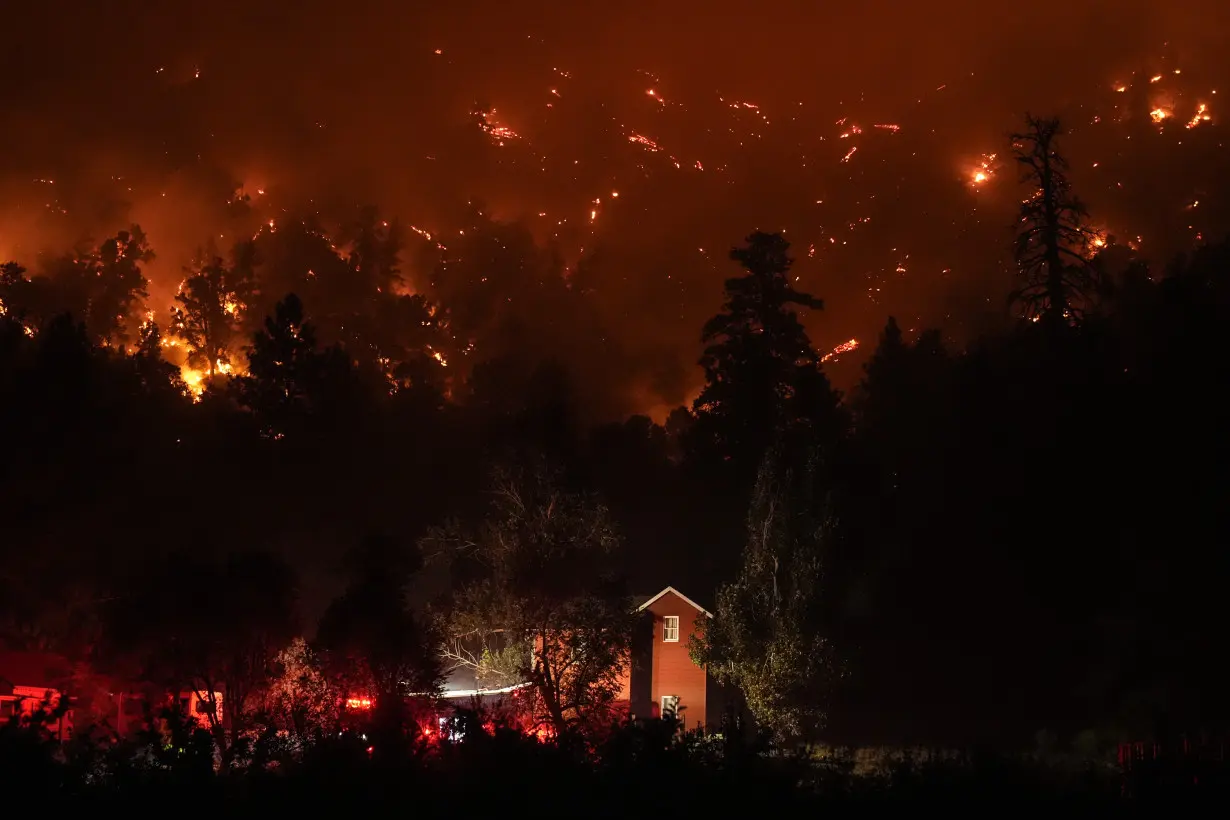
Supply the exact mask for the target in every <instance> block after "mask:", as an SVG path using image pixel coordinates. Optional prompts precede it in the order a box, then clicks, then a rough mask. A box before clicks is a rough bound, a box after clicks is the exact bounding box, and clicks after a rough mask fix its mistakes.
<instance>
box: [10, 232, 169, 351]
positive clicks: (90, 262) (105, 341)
mask: <svg viewBox="0 0 1230 820" xmlns="http://www.w3.org/2000/svg"><path fill="white" fill-rule="evenodd" d="M153 258H154V252H153V251H152V250H151V249H150V247H149V243H148V242H147V241H146V238H145V234H144V233H143V232H142V230H141V228H140V227H139V226H137V225H133V226H132V227H131V228H130V229H129V230H127V231H120V232H119V233H117V234H116V235H115V236H113V237H110V238H108V239H106V240H104V241H103V242H102V243H101V244H100V245H99V246H98V247H97V248H81V249H79V250H77V251H76V252H75V253H71V254H67V255H64V256H60V257H58V258H54V259H52V260H50V261H49V262H48V263H47V266H46V268H45V271H44V273H43V274H42V275H39V276H36V277H33V278H29V277H27V276H26V272H25V271H24V269H22V268H21V266H19V265H16V264H15V263H6V264H5V265H4V267H3V268H2V269H0V304H2V305H4V306H5V307H4V311H5V312H13V313H14V314H15V315H16V316H18V317H19V318H20V319H21V320H22V321H23V323H24V324H25V325H26V326H27V327H29V328H35V327H39V326H41V325H43V324H46V323H47V322H49V321H51V319H52V318H53V317H54V316H56V315H57V314H60V313H69V314H71V315H72V316H73V317H74V318H75V319H76V321H79V322H83V323H84V324H85V327H86V331H87V333H88V334H89V338H90V340H91V341H92V342H94V343H95V344H99V345H107V346H118V345H122V344H123V343H124V342H126V341H127V340H128V333H127V331H128V328H129V327H130V326H132V325H133V324H134V322H135V319H136V316H135V313H136V311H137V308H138V307H139V306H140V304H141V303H142V301H143V300H144V299H145V298H146V297H147V296H148V295H149V294H148V293H147V292H146V285H147V284H148V283H147V281H146V279H145V274H144V273H143V272H142V266H143V265H145V264H147V263H149V262H150V261H152V260H153Z"/></svg>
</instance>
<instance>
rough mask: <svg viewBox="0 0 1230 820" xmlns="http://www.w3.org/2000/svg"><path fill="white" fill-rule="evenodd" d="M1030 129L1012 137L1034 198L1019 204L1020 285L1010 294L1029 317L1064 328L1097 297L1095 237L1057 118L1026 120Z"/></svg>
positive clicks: (1017, 251) (1017, 250) (1031, 196)
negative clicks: (1093, 263)
mask: <svg viewBox="0 0 1230 820" xmlns="http://www.w3.org/2000/svg"><path fill="white" fill-rule="evenodd" d="M1026 122H1027V123H1028V129H1027V130H1026V132H1025V133H1023V134H1013V135H1012V142H1013V151H1014V152H1015V154H1016V161H1017V162H1018V163H1019V164H1020V165H1021V166H1022V167H1023V169H1024V171H1023V174H1022V177H1021V181H1022V182H1025V183H1027V184H1029V185H1030V186H1031V187H1032V188H1033V189H1034V190H1033V193H1032V194H1031V195H1030V196H1029V197H1027V198H1026V199H1025V200H1024V201H1023V202H1022V203H1021V219H1020V221H1021V230H1020V232H1019V233H1018V234H1017V239H1016V262H1017V266H1018V268H1019V272H1020V276H1021V278H1022V279H1023V284H1022V286H1021V287H1020V288H1019V289H1018V290H1016V291H1015V292H1014V293H1013V294H1012V298H1013V301H1016V302H1019V303H1020V304H1021V305H1022V307H1023V308H1024V309H1025V313H1026V316H1027V317H1028V318H1030V319H1033V320H1035V321H1038V320H1044V321H1045V322H1046V323H1047V324H1048V325H1051V326H1062V325H1065V324H1068V323H1069V322H1071V321H1072V320H1074V319H1079V318H1080V316H1081V315H1082V314H1083V313H1084V311H1085V309H1086V308H1087V307H1088V300H1089V299H1090V298H1091V297H1092V296H1093V292H1094V282H1093V270H1092V268H1091V267H1090V265H1089V257H1090V256H1091V255H1092V254H1091V251H1092V250H1093V245H1092V243H1093V241H1094V239H1095V236H1094V234H1093V232H1091V231H1090V230H1088V229H1087V228H1086V227H1084V223H1085V219H1086V218H1087V217H1088V213H1087V212H1086V210H1085V206H1084V205H1082V204H1081V201H1080V200H1079V199H1077V198H1076V196H1075V195H1074V194H1073V193H1072V188H1071V185H1070V183H1069V182H1068V177H1067V170H1068V162H1067V160H1065V159H1064V157H1063V155H1062V154H1060V153H1059V148H1058V144H1057V143H1058V138H1059V137H1060V136H1061V135H1062V134H1063V129H1062V128H1061V127H1060V125H1059V120H1057V119H1041V118H1038V117H1033V116H1027V117H1026Z"/></svg>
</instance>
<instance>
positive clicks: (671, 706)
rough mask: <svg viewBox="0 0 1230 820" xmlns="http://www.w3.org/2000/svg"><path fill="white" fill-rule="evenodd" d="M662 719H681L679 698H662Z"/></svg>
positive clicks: (673, 696) (676, 696)
mask: <svg viewBox="0 0 1230 820" xmlns="http://www.w3.org/2000/svg"><path fill="white" fill-rule="evenodd" d="M662 717H664V718H665V717H672V718H673V717H679V696H678V695H663V696H662Z"/></svg>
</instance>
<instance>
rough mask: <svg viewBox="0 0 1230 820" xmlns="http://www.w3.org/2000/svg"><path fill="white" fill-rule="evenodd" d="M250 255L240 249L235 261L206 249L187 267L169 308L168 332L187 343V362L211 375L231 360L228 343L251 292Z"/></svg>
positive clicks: (235, 330) (238, 326)
mask: <svg viewBox="0 0 1230 820" xmlns="http://www.w3.org/2000/svg"><path fill="white" fill-rule="evenodd" d="M249 261H250V257H249V255H248V254H246V253H244V252H243V251H241V252H240V255H239V256H238V257H237V258H236V260H235V263H234V264H232V265H229V266H228V265H226V264H225V263H224V262H223V261H222V258H221V257H219V256H215V255H213V254H212V253H209V254H208V255H207V256H205V257H204V261H202V262H200V263H198V264H197V265H196V266H195V267H193V268H189V269H188V270H187V273H188V278H187V279H185V280H184V282H183V284H181V285H180V288H179V293H177V294H176V295H175V301H176V302H178V303H179V307H175V308H172V310H171V334H172V335H173V336H176V337H178V338H179V339H182V340H183V342H184V344H185V345H186V346H187V347H188V364H189V365H190V366H191V367H195V368H197V369H198V370H204V371H205V372H206V373H207V374H208V375H209V376H210V377H212V376H214V375H215V373H216V372H217V369H218V368H226V367H227V366H228V365H230V362H231V355H230V349H231V343H232V341H233V340H234V337H235V334H236V333H238V331H239V329H240V326H241V321H242V318H243V311H244V310H245V308H246V302H247V299H248V298H249V296H250V294H251V292H252V268H251V265H250V264H248V262H249Z"/></svg>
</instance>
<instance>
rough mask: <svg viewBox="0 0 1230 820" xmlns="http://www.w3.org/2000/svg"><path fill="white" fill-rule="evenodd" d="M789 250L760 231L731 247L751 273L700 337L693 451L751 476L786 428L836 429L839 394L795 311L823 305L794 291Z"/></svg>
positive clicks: (730, 284) (730, 286) (731, 287)
mask: <svg viewBox="0 0 1230 820" xmlns="http://www.w3.org/2000/svg"><path fill="white" fill-rule="evenodd" d="M789 248H790V243H788V242H787V241H786V240H785V239H783V238H782V237H781V235H779V234H766V233H760V232H757V233H754V234H752V235H751V236H749V237H748V238H747V245H746V246H745V247H742V248H735V249H734V250H732V251H731V253H730V257H731V259H733V260H735V261H736V262H739V263H740V264H741V265H743V267H744V269H745V270H746V273H745V275H743V276H741V277H738V278H733V279H728V280H726V304H725V305H724V306H723V310H722V312H721V313H719V314H718V315H717V316H714V317H713V318H712V319H710V320H709V321H708V322H707V323H706V324H705V328H704V332H703V333H702V336H701V339H702V341H703V342H705V344H706V345H707V346H706V348H705V353H704V356H703V357H702V358H701V361H700V363H701V366H702V367H704V369H705V387H704V389H703V390H702V391H701V393H700V396H699V397H697V399H696V401H695V402H694V404H693V409H694V411H695V414H696V420H695V422H694V424H693V425H692V427H691V429H690V430H689V432H688V438H689V439H690V446H689V449H690V450H691V451H692V452H693V453H696V452H697V451H698V450H700V451H705V452H708V453H709V454H710V457H711V458H716V459H718V460H719V461H723V462H730V463H731V466H733V467H734V468H735V470H736V471H737V472H739V473H742V474H744V475H748V474H750V473H754V470H755V466H756V465H757V464H758V463H759V462H760V460H761V459H762V458H763V457H764V454H765V452H766V451H767V449H768V447H769V446H770V445H771V444H772V443H773V442H774V441H775V440H776V438H777V437H778V436H779V435H781V434H782V432H783V431H785V430H788V429H790V428H796V427H799V426H803V427H814V428H816V429H817V431H825V432H829V433H831V432H832V431H833V429H834V422H835V421H836V418H837V405H838V396H837V394H836V393H835V392H834V391H833V389H832V388H831V387H830V385H829V382H828V379H827V378H826V377H825V376H824V373H823V371H822V370H821V368H820V357H819V355H818V354H817V353H816V351H815V349H814V348H813V347H812V345H811V341H810V340H809V339H808V338H807V332H806V331H805V330H804V329H803V325H802V324H801V323H800V322H799V319H798V316H797V315H796V313H795V311H794V310H793V309H792V307H793V306H795V305H797V306H800V307H804V308H810V309H812V310H819V309H820V308H822V307H823V303H822V302H821V300H819V299H817V298H815V297H813V296H811V295H809V294H806V293H803V292H801V291H797V290H795V289H794V287H793V284H792V282H791V278H790V276H789V272H790V267H791V264H792V261H793V260H791V258H790V257H789V256H788V255H787V251H788V250H789Z"/></svg>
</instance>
